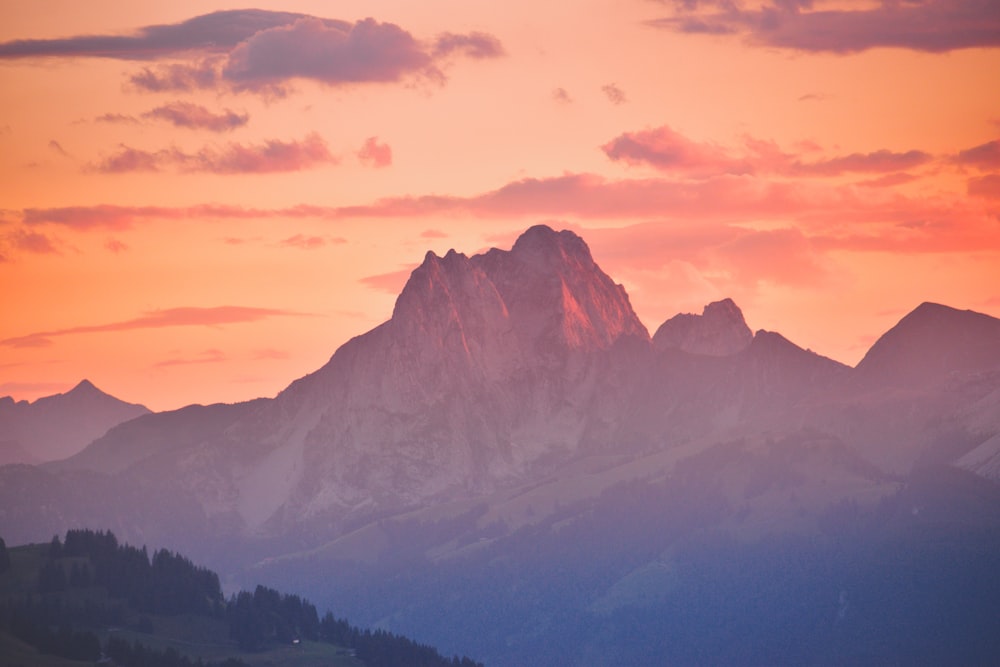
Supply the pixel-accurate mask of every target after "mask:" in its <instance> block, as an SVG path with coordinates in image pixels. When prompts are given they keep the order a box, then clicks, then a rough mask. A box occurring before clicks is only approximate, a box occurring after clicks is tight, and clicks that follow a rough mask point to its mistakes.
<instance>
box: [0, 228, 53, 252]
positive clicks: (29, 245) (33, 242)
mask: <svg viewBox="0 0 1000 667" xmlns="http://www.w3.org/2000/svg"><path fill="white" fill-rule="evenodd" d="M0 238H2V239H3V241H4V244H5V245H6V246H7V247H9V248H11V249H13V250H18V251H20V252H28V253H32V254H35V255H58V254H59V249H58V248H56V246H55V243H53V242H52V239H50V238H49V237H48V236H46V235H45V234H40V233H38V232H33V231H30V230H26V229H14V230H12V231H10V232H7V233H6V234H4V235H3V236H2V237H0Z"/></svg>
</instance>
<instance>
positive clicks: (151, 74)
mask: <svg viewBox="0 0 1000 667" xmlns="http://www.w3.org/2000/svg"><path fill="white" fill-rule="evenodd" d="M221 62H222V60H221V59H219V58H206V59H203V60H200V61H198V62H196V63H194V64H188V63H185V64H179V63H171V64H169V65H157V66H155V67H143V68H142V69H141V70H139V71H138V72H137V73H135V74H133V75H131V76H130V77H129V83H131V84H132V86H133V87H135V88H136V89H138V90H142V91H146V92H149V93H169V92H182V93H187V92H191V91H194V90H199V89H202V88H214V87H215V86H217V85H218V84H219V83H220V77H219V69H218V68H219V65H220V63H221Z"/></svg>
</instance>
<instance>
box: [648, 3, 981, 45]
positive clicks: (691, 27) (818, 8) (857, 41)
mask: <svg viewBox="0 0 1000 667" xmlns="http://www.w3.org/2000/svg"><path fill="white" fill-rule="evenodd" d="M823 4H825V3H823V2H822V0H820V1H818V2H811V1H809V2H799V1H796V0H792V1H789V0H772V1H771V2H769V3H765V4H762V5H756V6H754V8H752V9H746V3H744V2H741V1H740V0H727V1H725V2H702V3H699V2H682V3H678V4H677V7H678V10H677V11H676V12H675V13H674V14H673V15H671V16H666V17H663V18H660V19H656V20H653V21H651V22H649V24H650V25H652V26H654V27H658V28H663V29H667V30H671V31H674V32H680V33H686V34H707V35H741V36H743V37H745V39H746V41H747V42H748V43H749V44H751V45H755V46H761V47H772V48H773V47H777V48H784V49H791V50H796V51H805V52H814V53H822V52H825V53H839V54H847V53H858V52H861V51H866V50H868V49H874V48H902V49H910V50H915V51H926V52H931V53H943V52H947V51H953V50H957V49H967V48H977V47H986V48H997V47H1000V4H998V3H996V2H994V1H993V0H894V1H889V0H886V1H883V2H881V3H869V4H860V5H858V6H855V7H852V6H850V5H847V6H845V5H843V4H839V5H833V6H832V7H831V8H823V7H822V5H823Z"/></svg>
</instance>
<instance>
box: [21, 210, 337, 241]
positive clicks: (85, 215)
mask: <svg viewBox="0 0 1000 667" xmlns="http://www.w3.org/2000/svg"><path fill="white" fill-rule="evenodd" d="M336 215H337V210H336V209H332V208H328V207H322V206H310V205H308V204H300V205H298V206H290V207H286V208H276V209H259V208H247V207H243V206H234V205H224V204H199V205H196V206H178V207H170V206H116V205H113V204H98V205H96V206H63V207H55V208H26V209H24V210H23V211H22V212H21V219H22V221H23V222H24V223H25V224H28V225H47V224H48V225H61V226H64V227H70V228H72V229H76V230H78V231H87V230H91V229H128V228H130V227H132V226H133V225H134V224H136V223H137V222H146V221H150V220H185V219H192V218H202V219H210V220H259V219H269V218H324V217H335V216H336ZM238 242H242V241H241V240H238Z"/></svg>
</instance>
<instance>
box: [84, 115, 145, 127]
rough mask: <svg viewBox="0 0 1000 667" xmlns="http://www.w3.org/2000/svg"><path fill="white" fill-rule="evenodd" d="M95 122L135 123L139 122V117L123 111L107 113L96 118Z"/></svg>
mask: <svg viewBox="0 0 1000 667" xmlns="http://www.w3.org/2000/svg"><path fill="white" fill-rule="evenodd" d="M94 122H96V123H115V124H119V123H120V124H125V125H134V124H136V123H138V122H139V119H138V118H136V117H135V116H126V115H125V114H121V113H106V114H101V115H100V116H97V117H96V118H94Z"/></svg>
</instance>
